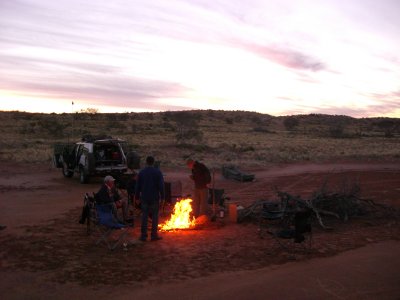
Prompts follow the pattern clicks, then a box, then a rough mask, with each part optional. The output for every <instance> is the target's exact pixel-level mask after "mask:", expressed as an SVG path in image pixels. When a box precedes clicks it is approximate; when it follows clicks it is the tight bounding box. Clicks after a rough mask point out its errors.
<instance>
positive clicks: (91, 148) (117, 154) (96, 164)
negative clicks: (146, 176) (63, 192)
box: [53, 136, 140, 183]
mask: <svg viewBox="0 0 400 300" xmlns="http://www.w3.org/2000/svg"><path fill="white" fill-rule="evenodd" d="M53 162H54V165H55V166H56V167H57V168H61V169H62V173H63V175H64V176H65V177H72V176H73V175H74V173H78V174H79V178H80V182H81V183H87V182H88V180H89V178H90V177H95V176H105V175H112V176H114V177H115V178H116V179H118V178H121V177H122V176H123V174H125V173H126V172H127V171H128V169H130V170H133V169H139V168H140V157H139V156H138V155H137V154H136V153H135V152H133V151H130V147H129V145H128V143H127V142H126V141H124V140H121V139H114V138H112V137H109V136H107V137H104V136H103V137H93V136H84V137H83V138H82V141H80V142H77V143H74V144H71V143H67V144H55V145H54V157H53Z"/></svg>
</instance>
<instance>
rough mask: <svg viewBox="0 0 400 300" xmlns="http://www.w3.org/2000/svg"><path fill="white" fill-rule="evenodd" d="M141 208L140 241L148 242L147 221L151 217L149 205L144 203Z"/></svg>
mask: <svg viewBox="0 0 400 300" xmlns="http://www.w3.org/2000/svg"><path fill="white" fill-rule="evenodd" d="M141 207H142V225H141V228H140V230H141V235H140V239H141V240H146V239H147V219H148V217H149V205H148V204H147V203H145V202H143V201H142V202H141Z"/></svg>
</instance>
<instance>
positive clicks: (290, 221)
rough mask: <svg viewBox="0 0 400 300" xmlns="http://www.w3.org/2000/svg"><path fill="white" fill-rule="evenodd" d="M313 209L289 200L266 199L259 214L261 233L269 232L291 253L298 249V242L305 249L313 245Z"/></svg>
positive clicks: (261, 236) (261, 234)
mask: <svg viewBox="0 0 400 300" xmlns="http://www.w3.org/2000/svg"><path fill="white" fill-rule="evenodd" d="M311 218H312V210H311V209H310V208H304V209H300V210H299V208H296V207H293V206H291V205H290V204H289V203H288V200H287V199H285V200H282V201H281V202H280V203H279V202H272V201H265V202H264V203H263V204H262V208H261V212H260V216H259V235H260V238H263V233H264V232H265V229H266V232H267V233H269V234H270V235H271V236H272V237H273V238H274V240H275V241H276V242H278V244H279V245H280V246H281V248H283V249H284V250H286V251H287V252H289V253H293V252H294V251H295V250H296V247H295V246H296V244H297V245H299V244H300V245H301V246H302V249H303V250H306V251H309V250H310V249H311V247H312V227H311Z"/></svg>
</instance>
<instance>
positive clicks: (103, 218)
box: [96, 204, 128, 250]
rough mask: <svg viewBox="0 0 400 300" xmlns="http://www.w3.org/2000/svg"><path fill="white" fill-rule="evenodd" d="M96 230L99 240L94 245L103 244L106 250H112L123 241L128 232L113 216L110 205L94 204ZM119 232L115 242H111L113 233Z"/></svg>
mask: <svg viewBox="0 0 400 300" xmlns="http://www.w3.org/2000/svg"><path fill="white" fill-rule="evenodd" d="M96 213H97V228H98V230H99V232H100V238H99V239H98V240H97V242H96V245H98V244H100V243H101V242H104V243H105V244H106V245H107V247H108V249H110V250H114V249H115V248H116V247H117V246H118V245H119V244H120V243H121V242H123V241H124V240H125V237H126V235H127V234H128V232H127V231H126V230H124V229H125V227H126V225H124V224H121V223H119V222H118V221H117V220H116V219H115V217H114V215H113V206H112V205H110V204H102V205H100V204H96ZM117 231H120V232H119V235H118V237H117V239H116V240H114V241H113V240H112V239H111V238H112V235H113V233H115V232H117Z"/></svg>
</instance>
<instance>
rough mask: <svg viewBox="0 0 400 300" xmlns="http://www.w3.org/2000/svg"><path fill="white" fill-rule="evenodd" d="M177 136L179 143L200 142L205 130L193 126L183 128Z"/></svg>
mask: <svg viewBox="0 0 400 300" xmlns="http://www.w3.org/2000/svg"><path fill="white" fill-rule="evenodd" d="M175 137H176V141H177V142H178V144H181V143H184V142H189V141H196V142H198V143H200V142H201V141H202V140H203V132H201V131H200V130H198V129H193V128H181V129H180V131H179V132H178V133H177V134H176V136H175Z"/></svg>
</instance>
